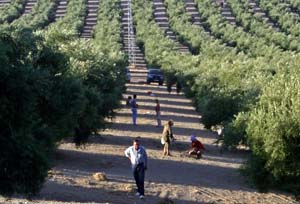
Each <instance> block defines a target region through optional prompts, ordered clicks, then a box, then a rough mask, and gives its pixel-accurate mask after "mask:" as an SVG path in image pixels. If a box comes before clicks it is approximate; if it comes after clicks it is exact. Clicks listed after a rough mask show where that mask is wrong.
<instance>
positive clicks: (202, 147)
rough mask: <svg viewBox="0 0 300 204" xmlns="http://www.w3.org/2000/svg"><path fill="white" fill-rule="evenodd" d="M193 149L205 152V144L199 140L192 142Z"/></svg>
mask: <svg viewBox="0 0 300 204" xmlns="http://www.w3.org/2000/svg"><path fill="white" fill-rule="evenodd" d="M192 148H197V149H198V150H205V148H204V146H203V144H202V143H201V142H200V141H199V140H195V141H192Z"/></svg>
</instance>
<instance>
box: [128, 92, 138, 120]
mask: <svg viewBox="0 0 300 204" xmlns="http://www.w3.org/2000/svg"><path fill="white" fill-rule="evenodd" d="M129 103H130V107H131V112H132V123H133V125H136V118H137V109H138V104H137V102H136V94H134V95H133V98H132V99H131V100H130V102H129Z"/></svg>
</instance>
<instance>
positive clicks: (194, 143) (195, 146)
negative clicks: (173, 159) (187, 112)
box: [189, 135, 205, 159]
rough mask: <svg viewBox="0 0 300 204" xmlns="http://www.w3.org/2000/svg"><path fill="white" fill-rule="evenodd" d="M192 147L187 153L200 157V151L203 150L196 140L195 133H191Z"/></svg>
mask: <svg viewBox="0 0 300 204" xmlns="http://www.w3.org/2000/svg"><path fill="white" fill-rule="evenodd" d="M191 142H192V149H191V150H190V151H189V155H196V156H197V159H200V158H201V157H202V153H203V151H204V150H205V148H204V146H203V144H202V143H201V142H200V141H199V140H197V138H196V136H195V135H191Z"/></svg>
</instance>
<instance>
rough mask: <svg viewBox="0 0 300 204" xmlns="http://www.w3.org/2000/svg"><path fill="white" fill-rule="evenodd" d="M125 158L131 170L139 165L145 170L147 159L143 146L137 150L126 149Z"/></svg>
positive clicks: (132, 148)
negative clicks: (128, 160) (127, 159)
mask: <svg viewBox="0 0 300 204" xmlns="http://www.w3.org/2000/svg"><path fill="white" fill-rule="evenodd" d="M125 156H126V157H129V158H130V161H131V166H132V169H134V168H135V167H136V166H137V165H141V164H143V165H144V167H145V168H147V161H148V157H147V153H146V150H145V148H144V147H143V146H139V148H138V149H137V150H136V149H135V148H134V146H131V147H128V148H127V149H126V150H125Z"/></svg>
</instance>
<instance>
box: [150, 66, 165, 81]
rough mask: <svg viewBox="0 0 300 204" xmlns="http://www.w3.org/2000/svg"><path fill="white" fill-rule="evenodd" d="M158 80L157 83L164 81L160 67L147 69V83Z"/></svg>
mask: <svg viewBox="0 0 300 204" xmlns="http://www.w3.org/2000/svg"><path fill="white" fill-rule="evenodd" d="M151 82H158V84H159V85H162V84H163V83H164V74H163V72H162V71H161V70H160V69H153V68H151V69H148V73H147V83H148V84H150V83H151Z"/></svg>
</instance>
